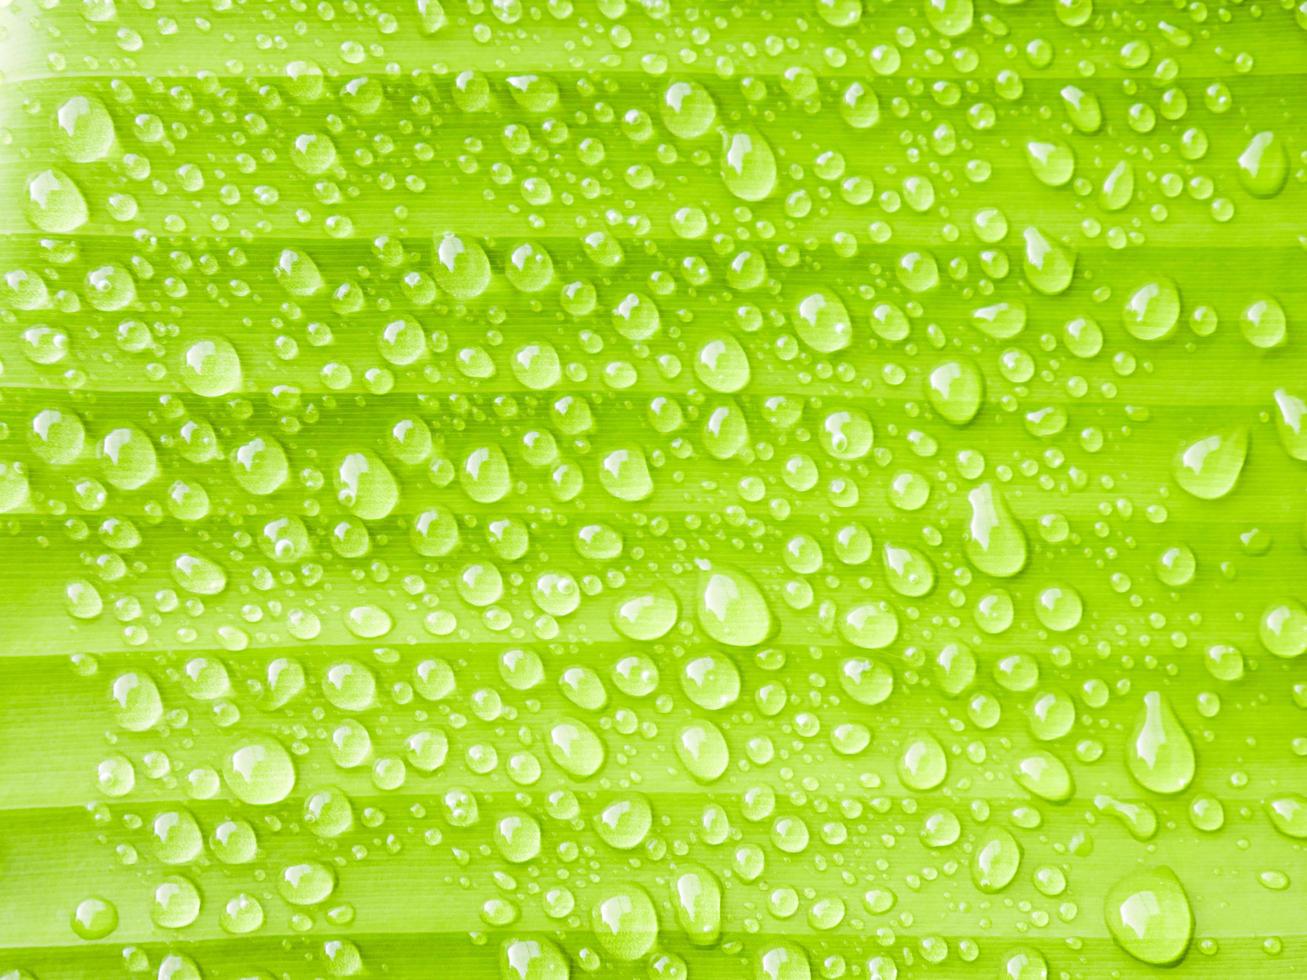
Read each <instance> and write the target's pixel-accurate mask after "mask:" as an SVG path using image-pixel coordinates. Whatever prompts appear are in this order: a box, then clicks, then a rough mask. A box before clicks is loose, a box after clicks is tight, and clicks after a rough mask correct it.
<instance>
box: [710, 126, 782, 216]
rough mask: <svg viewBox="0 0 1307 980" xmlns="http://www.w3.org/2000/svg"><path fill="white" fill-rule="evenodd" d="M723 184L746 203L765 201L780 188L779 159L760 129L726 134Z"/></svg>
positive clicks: (723, 143) (723, 152) (723, 146)
mask: <svg viewBox="0 0 1307 980" xmlns="http://www.w3.org/2000/svg"><path fill="white" fill-rule="evenodd" d="M721 173H722V182H723V183H724V184H725V185H726V189H727V190H728V191H730V192H731V193H732V194H734V195H735V196H736V197H738V198H739V199H740V200H742V201H761V200H763V199H765V198H766V197H767V196H768V195H769V194H771V192H772V190H773V189H774V188H775V187H776V156H775V154H774V153H772V148H771V144H769V143H768V142H767V139H766V138H765V137H764V136H763V135H762V134H761V133H759V132H758V131H757V130H756V129H740V130H735V131H734V132H729V131H726V130H723V131H722V159H721Z"/></svg>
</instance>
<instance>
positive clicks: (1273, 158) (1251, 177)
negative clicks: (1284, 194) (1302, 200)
mask: <svg viewBox="0 0 1307 980" xmlns="http://www.w3.org/2000/svg"><path fill="white" fill-rule="evenodd" d="M1238 165H1239V183H1241V184H1242V185H1243V189H1244V190H1246V191H1247V192H1248V193H1249V194H1251V195H1253V196H1254V197H1274V196H1275V195H1276V194H1278V193H1280V189H1281V188H1282V187H1284V182H1285V180H1287V179H1288V176H1289V154H1288V151H1287V150H1285V148H1284V140H1282V139H1280V138H1279V137H1278V136H1276V135H1275V133H1273V132H1271V131H1270V130H1269V129H1268V130H1263V131H1262V132H1260V133H1257V134H1256V135H1255V136H1253V138H1252V139H1251V140H1249V141H1248V145H1247V146H1245V147H1244V149H1243V152H1242V153H1240V154H1239V159H1238Z"/></svg>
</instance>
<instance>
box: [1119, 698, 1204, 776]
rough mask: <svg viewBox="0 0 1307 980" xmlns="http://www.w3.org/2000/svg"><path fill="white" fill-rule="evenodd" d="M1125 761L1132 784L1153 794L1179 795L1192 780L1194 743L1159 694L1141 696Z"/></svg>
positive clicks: (1127, 744) (1127, 745) (1167, 703)
mask: <svg viewBox="0 0 1307 980" xmlns="http://www.w3.org/2000/svg"><path fill="white" fill-rule="evenodd" d="M1125 761H1126V767H1127V768H1128V769H1129V770H1130V775H1131V776H1133V777H1134V779H1135V782H1137V783H1138V784H1139V785H1140V786H1142V787H1144V789H1149V790H1152V791H1153V792H1154V793H1162V794H1171V793H1179V792H1182V791H1183V790H1184V789H1185V787H1187V786H1188V785H1189V784H1190V783H1191V782H1192V781H1193V778H1194V768H1195V763H1194V746H1193V742H1191V741H1190V740H1189V733H1188V732H1186V731H1185V730H1184V726H1183V725H1182V724H1180V719H1179V718H1177V717H1176V715H1175V711H1174V710H1173V709H1172V708H1171V705H1170V702H1168V701H1167V700H1166V698H1165V697H1163V696H1162V693H1161V692H1160V691H1149V692H1148V693H1147V694H1145V695H1144V704H1143V708H1142V709H1141V710H1140V712H1139V714H1138V716H1136V718H1135V723H1134V727H1133V728H1132V729H1131V731H1130V737H1129V740H1128V741H1127V742H1126V754H1125Z"/></svg>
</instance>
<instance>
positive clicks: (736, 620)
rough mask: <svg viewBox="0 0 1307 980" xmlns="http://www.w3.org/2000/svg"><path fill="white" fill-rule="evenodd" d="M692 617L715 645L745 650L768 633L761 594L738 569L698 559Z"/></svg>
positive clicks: (768, 618) (769, 617) (769, 622)
mask: <svg viewBox="0 0 1307 980" xmlns="http://www.w3.org/2000/svg"><path fill="white" fill-rule="evenodd" d="M697 564H698V566H699V587H698V590H697V593H696V602H695V615H696V617H697V618H698V620H699V625H700V626H701V627H703V631H704V632H705V633H707V634H708V636H710V637H711V638H712V639H714V640H716V641H717V642H718V643H723V644H725V645H726V646H732V647H748V646H753V645H754V644H757V643H761V642H762V641H763V640H765V639H766V638H767V636H768V635H769V634H770V633H771V627H772V615H771V609H770V608H769V607H768V605H767V600H766V599H765V598H763V594H762V591H761V590H760V589H759V588H758V586H757V585H756V584H754V581H753V579H751V578H750V577H749V576H748V575H746V574H744V572H741V571H739V570H738V569H733V568H728V567H726V566H723V565H716V564H714V563H712V562H710V561H707V560H700V561H699V562H698V563H697Z"/></svg>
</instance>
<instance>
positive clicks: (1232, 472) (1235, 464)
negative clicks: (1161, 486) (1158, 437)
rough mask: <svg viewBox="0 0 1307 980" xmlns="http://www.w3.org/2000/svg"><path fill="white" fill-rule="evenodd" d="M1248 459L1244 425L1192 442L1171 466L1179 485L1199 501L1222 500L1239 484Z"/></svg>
mask: <svg viewBox="0 0 1307 980" xmlns="http://www.w3.org/2000/svg"><path fill="white" fill-rule="evenodd" d="M1247 457H1248V430H1247V429H1246V428H1243V427H1242V426H1241V427H1239V428H1237V429H1232V430H1228V431H1226V432H1217V433H1213V434H1212V435H1209V436H1204V437H1202V438H1201V439H1195V440H1194V441H1193V442H1190V443H1188V444H1187V445H1185V446H1184V447H1183V448H1181V450H1180V452H1178V453H1177V454H1176V457H1175V460H1174V462H1173V463H1172V466H1171V474H1172V475H1173V476H1174V477H1175V482H1176V483H1178V484H1180V488H1181V489H1182V490H1184V491H1185V492H1186V493H1189V494H1191V495H1192V496H1195V497H1197V498H1198V499H1199V500H1219V499H1220V498H1221V497H1224V496H1225V495H1226V494H1228V493H1229V492H1230V491H1231V490H1233V489H1234V485H1235V484H1236V483H1237V482H1238V481H1239V474H1240V473H1242V472H1243V464H1244V460H1245V459H1247Z"/></svg>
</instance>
